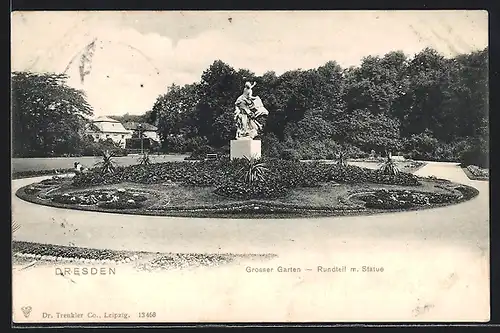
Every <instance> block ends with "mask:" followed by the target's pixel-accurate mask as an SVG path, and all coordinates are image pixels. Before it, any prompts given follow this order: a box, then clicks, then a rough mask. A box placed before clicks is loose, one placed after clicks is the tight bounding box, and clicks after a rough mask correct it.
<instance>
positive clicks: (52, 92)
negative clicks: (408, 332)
mask: <svg viewBox="0 0 500 333" xmlns="http://www.w3.org/2000/svg"><path fill="white" fill-rule="evenodd" d="M488 54H489V51H488V12H487V11H481V10H372V11H369V10H357V11H354V10H353V11H341V10H323V11H320V10H314V11H306V10H302V11H208V10H198V11H189V10H187V11H172V10H170V11H166V10H165V11H131V10H130V11H91V10H87V11H14V12H12V13H11V189H12V190H11V198H12V199H11V200H12V209H11V212H12V320H13V322H14V323H16V324H50V323H52V324H69V323H84V324H106V323H179V322H184V323H217V322H225V323H231V322H232V323H252V322H253V323H266V322H268V323H271V322H283V323H295V322H317V323H318V322H330V323H332V322H333V323H335V322H342V323H349V322H351V323H356V322H374V323H375V322H474V323H479V322H488V321H489V320H490V266H489V265H490V250H489V248H490V231H489V230H490V216H489V204H490V197H489V172H490V170H489V169H490V166H489V165H490V164H489V102H488V101H489V83H488V82H489V74H488V70H489V56H488Z"/></svg>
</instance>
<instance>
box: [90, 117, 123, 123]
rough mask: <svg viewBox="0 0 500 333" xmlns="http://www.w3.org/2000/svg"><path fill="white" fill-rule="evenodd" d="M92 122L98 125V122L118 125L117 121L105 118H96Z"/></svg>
mask: <svg viewBox="0 0 500 333" xmlns="http://www.w3.org/2000/svg"><path fill="white" fill-rule="evenodd" d="M93 122H94V123H98V122H107V123H119V121H118V120H116V119H112V118H109V117H106V116H100V117H97V118H96V119H94V120H93Z"/></svg>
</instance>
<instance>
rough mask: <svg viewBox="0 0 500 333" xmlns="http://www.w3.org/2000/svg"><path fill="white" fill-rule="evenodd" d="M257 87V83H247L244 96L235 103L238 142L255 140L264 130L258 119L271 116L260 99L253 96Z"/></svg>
mask: <svg viewBox="0 0 500 333" xmlns="http://www.w3.org/2000/svg"><path fill="white" fill-rule="evenodd" d="M255 85H256V83H255V82H254V83H253V84H251V83H250V82H246V83H245V88H244V89H243V94H242V95H241V96H240V97H238V99H237V100H236V102H235V106H236V109H235V114H234V120H235V121H236V140H253V138H255V137H256V136H257V135H258V134H259V131H260V130H262V124H261V123H260V122H259V121H258V120H257V118H258V117H262V116H267V115H268V114H269V111H267V109H266V108H265V107H264V105H263V104H262V101H261V99H260V97H258V96H253V94H252V88H253V87H255Z"/></svg>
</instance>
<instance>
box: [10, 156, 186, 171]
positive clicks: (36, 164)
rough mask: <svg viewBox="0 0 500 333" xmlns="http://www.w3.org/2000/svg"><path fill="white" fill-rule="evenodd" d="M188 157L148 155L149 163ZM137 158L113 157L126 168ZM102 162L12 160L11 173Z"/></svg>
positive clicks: (83, 159) (86, 158) (92, 158)
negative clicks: (78, 163) (76, 163)
mask: <svg viewBox="0 0 500 333" xmlns="http://www.w3.org/2000/svg"><path fill="white" fill-rule="evenodd" d="M186 156H188V155H153V154H151V155H149V157H150V159H151V163H160V162H167V161H183V160H184V158H185V157H186ZM138 159H139V156H137V155H128V156H122V157H113V160H114V161H115V162H116V164H117V165H120V166H128V165H134V164H138V163H139V160H138ZM101 160H102V157H101V156H81V157H32V158H12V159H11V162H12V173H13V174H15V173H19V172H28V171H29V172H39V171H49V170H56V169H72V168H73V163H75V162H77V161H78V162H80V163H81V164H82V165H83V166H84V167H87V168H90V167H92V166H93V165H94V164H95V163H97V162H100V161H101Z"/></svg>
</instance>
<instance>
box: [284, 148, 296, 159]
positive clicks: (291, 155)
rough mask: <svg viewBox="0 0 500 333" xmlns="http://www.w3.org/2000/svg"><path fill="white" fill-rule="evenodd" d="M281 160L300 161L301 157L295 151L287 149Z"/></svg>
mask: <svg viewBox="0 0 500 333" xmlns="http://www.w3.org/2000/svg"><path fill="white" fill-rule="evenodd" d="M280 158H281V159H282V160H286V161H298V160H299V156H298V154H297V152H296V151H295V150H293V149H285V150H283V151H282V152H281V154H280Z"/></svg>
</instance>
